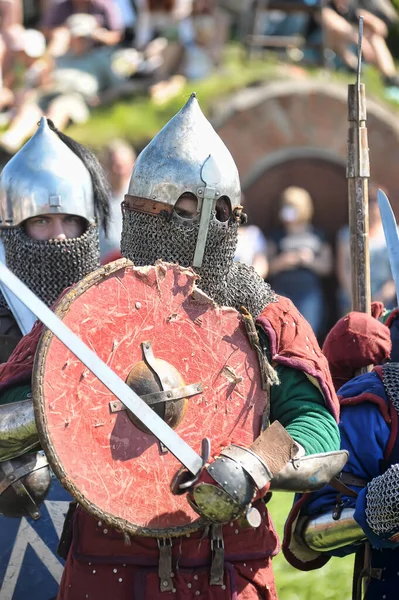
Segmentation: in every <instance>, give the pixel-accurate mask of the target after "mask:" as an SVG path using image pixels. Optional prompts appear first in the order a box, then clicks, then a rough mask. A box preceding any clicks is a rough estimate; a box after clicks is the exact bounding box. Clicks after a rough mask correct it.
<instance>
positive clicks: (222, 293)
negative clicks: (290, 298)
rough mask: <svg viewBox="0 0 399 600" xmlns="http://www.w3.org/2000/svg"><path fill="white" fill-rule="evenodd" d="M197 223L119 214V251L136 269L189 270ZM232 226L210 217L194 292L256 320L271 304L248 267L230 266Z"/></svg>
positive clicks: (265, 289)
mask: <svg viewBox="0 0 399 600" xmlns="http://www.w3.org/2000/svg"><path fill="white" fill-rule="evenodd" d="M198 229H199V221H197V220H188V219H187V220H186V219H182V218H180V217H179V216H177V215H175V214H174V215H173V216H172V217H163V216H153V215H147V214H142V213H138V212H134V211H129V210H125V211H124V215H123V228H122V239H121V251H122V254H123V256H125V257H126V258H129V259H130V260H132V261H133V262H134V264H135V265H136V266H138V267H141V266H146V265H154V264H155V262H156V261H157V260H160V259H162V260H164V261H166V262H171V263H177V264H179V265H181V266H182V267H189V266H192V264H193V258H194V252H195V246H196V242H197V236H198ZM237 229H238V224H237V223H235V222H234V223H232V222H231V221H227V222H226V223H221V222H220V221H218V220H217V219H216V217H215V216H213V218H212V220H211V222H210V225H209V230H208V237H207V241H206V247H205V253H204V258H203V263H202V266H201V267H199V268H194V271H195V272H196V273H198V275H200V277H201V280H200V282H199V287H200V288H201V290H202V291H203V292H205V293H206V294H207V295H208V296H210V297H211V298H212V299H213V300H214V301H215V302H216V303H217V304H219V305H220V306H230V307H232V308H235V309H237V310H239V309H240V308H241V306H245V308H246V309H247V310H248V311H249V312H250V313H251V314H252V316H253V317H254V318H256V317H257V316H258V315H259V314H260V313H261V312H262V310H263V309H264V308H265V306H267V305H268V304H269V303H270V302H273V301H276V300H277V298H276V296H275V294H274V292H273V290H272V289H271V287H270V285H269V284H267V283H265V282H264V281H263V279H262V278H261V277H259V275H258V274H257V273H256V272H255V271H254V269H253V268H252V267H248V266H247V265H244V264H241V263H235V262H234V254H235V250H236V246H237Z"/></svg>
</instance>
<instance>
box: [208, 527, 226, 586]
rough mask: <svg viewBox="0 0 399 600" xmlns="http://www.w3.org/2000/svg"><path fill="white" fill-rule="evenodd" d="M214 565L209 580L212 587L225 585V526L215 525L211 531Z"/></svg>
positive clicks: (212, 564)
mask: <svg viewBox="0 0 399 600" xmlns="http://www.w3.org/2000/svg"><path fill="white" fill-rule="evenodd" d="M210 536H211V550H212V563H211V574H210V578H209V584H210V585H223V579H224V541H223V525H222V524H221V523H213V525H211V529H210Z"/></svg>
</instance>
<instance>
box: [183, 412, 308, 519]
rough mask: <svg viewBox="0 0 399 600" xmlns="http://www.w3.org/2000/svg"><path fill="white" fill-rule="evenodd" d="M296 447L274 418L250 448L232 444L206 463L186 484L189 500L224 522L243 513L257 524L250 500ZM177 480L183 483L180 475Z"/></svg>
mask: <svg viewBox="0 0 399 600" xmlns="http://www.w3.org/2000/svg"><path fill="white" fill-rule="evenodd" d="M297 451H298V446H297V444H296V443H295V442H294V440H293V439H292V438H291V436H290V435H289V434H288V433H287V432H286V430H285V429H284V428H283V427H282V426H281V425H280V423H278V422H277V421H276V422H274V423H273V424H272V425H271V426H270V427H269V428H268V429H266V430H265V431H263V432H262V434H261V435H260V436H259V437H258V438H257V439H256V440H255V441H254V442H253V444H252V445H251V446H250V447H249V448H243V447H241V446H236V445H234V444H231V445H230V446H227V447H226V448H224V449H223V450H222V451H221V452H220V455H219V456H217V457H216V458H215V459H214V460H213V461H210V462H209V463H207V464H206V465H205V466H204V468H203V470H202V471H201V473H200V475H199V477H198V478H197V480H196V481H195V482H193V484H192V485H191V487H190V488H189V490H188V501H189V503H190V504H191V506H192V507H193V508H194V510H196V511H197V512H198V513H200V514H201V515H203V516H204V517H206V518H208V519H210V520H211V521H216V522H219V523H227V522H229V521H232V520H234V519H237V518H239V517H241V516H245V517H246V519H247V521H248V523H249V524H250V525H251V526H252V527H257V526H258V525H259V524H260V515H259V513H258V511H257V510H256V509H255V508H253V507H252V506H251V504H252V502H253V501H254V500H255V499H256V498H257V497H259V498H260V497H262V496H263V495H265V494H266V492H267V490H268V488H269V482H270V480H271V479H272V477H273V476H274V475H275V474H276V473H278V472H279V471H280V470H281V469H282V468H283V467H284V465H286V464H287V463H288V462H289V461H290V459H291V458H293V457H294V456H295V454H296V453H297ZM176 481H177V486H178V485H180V487H184V484H182V479H181V478H179V477H178V478H177V480H176ZM176 481H175V486H174V489H175V490H176V487H177V486H176Z"/></svg>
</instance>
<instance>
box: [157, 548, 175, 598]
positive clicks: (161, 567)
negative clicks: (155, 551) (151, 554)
mask: <svg viewBox="0 0 399 600" xmlns="http://www.w3.org/2000/svg"><path fill="white" fill-rule="evenodd" d="M158 548H159V564H158V575H159V586H160V590H161V592H171V591H172V590H173V580H172V577H173V572H172V540H171V538H161V539H159V540H158Z"/></svg>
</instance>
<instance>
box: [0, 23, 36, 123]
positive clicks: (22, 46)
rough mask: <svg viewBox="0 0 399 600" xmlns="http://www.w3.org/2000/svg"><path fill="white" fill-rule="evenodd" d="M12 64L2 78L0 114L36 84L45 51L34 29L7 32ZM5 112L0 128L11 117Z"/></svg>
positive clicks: (14, 29) (16, 102) (15, 103)
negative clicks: (8, 33)
mask: <svg viewBox="0 0 399 600" xmlns="http://www.w3.org/2000/svg"><path fill="white" fill-rule="evenodd" d="M10 48H11V50H12V63H11V65H10V68H9V69H8V70H7V72H6V73H4V75H3V87H2V88H1V89H0V111H4V109H6V108H9V109H10V108H12V107H13V106H16V105H17V104H18V103H19V95H20V94H21V93H23V91H24V90H26V89H29V88H34V87H36V85H37V84H38V82H39V74H40V71H41V69H42V68H45V67H44V62H43V60H42V57H43V56H44V54H45V52H46V40H45V37H44V35H43V34H42V33H41V32H40V31H37V30H36V29H23V27H20V26H16V27H14V28H13V31H12V34H11V33H10ZM9 112H10V111H8V113H4V112H3V113H2V114H1V120H0V123H1V125H5V124H7V123H8V121H9V119H10V118H11V117H10V115H9Z"/></svg>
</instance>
